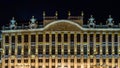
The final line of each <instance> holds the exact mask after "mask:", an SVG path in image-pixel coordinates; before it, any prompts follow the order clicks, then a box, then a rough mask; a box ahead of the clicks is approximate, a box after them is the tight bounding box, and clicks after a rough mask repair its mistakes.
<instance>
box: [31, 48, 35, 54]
mask: <svg viewBox="0 0 120 68" xmlns="http://www.w3.org/2000/svg"><path fill="white" fill-rule="evenodd" d="M35 50H36V48H35V46H31V55H35Z"/></svg>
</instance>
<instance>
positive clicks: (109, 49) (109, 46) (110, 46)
mask: <svg viewBox="0 0 120 68" xmlns="http://www.w3.org/2000/svg"><path fill="white" fill-rule="evenodd" d="M108 54H109V55H111V54H112V45H108Z"/></svg>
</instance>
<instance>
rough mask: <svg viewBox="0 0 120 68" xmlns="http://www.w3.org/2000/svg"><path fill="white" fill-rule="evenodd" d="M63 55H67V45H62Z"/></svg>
mask: <svg viewBox="0 0 120 68" xmlns="http://www.w3.org/2000/svg"><path fill="white" fill-rule="evenodd" d="M64 54H65V55H67V54H68V47H67V45H64Z"/></svg>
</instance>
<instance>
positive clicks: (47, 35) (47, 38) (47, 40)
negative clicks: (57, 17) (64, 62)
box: [46, 34, 49, 42]
mask: <svg viewBox="0 0 120 68" xmlns="http://www.w3.org/2000/svg"><path fill="white" fill-rule="evenodd" d="M46 42H49V34H46Z"/></svg>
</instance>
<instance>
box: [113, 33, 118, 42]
mask: <svg viewBox="0 0 120 68" xmlns="http://www.w3.org/2000/svg"><path fill="white" fill-rule="evenodd" d="M114 42H118V34H115V35H114Z"/></svg>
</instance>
